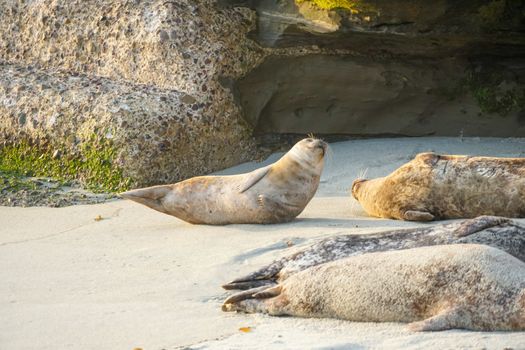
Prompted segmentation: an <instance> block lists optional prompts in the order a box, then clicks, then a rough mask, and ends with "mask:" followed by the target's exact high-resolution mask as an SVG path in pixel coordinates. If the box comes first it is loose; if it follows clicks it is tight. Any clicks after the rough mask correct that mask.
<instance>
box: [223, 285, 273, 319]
mask: <svg viewBox="0 0 525 350" xmlns="http://www.w3.org/2000/svg"><path fill="white" fill-rule="evenodd" d="M281 290H282V287H281V286H280V285H276V286H273V287H270V288H268V287H259V288H253V289H250V290H247V291H244V292H240V293H237V294H234V295H232V296H231V297H229V298H228V299H226V300H225V301H224V303H223V305H222V311H225V312H229V311H242V312H247V313H255V312H261V313H266V314H273V315H278V314H280V311H279V309H278V308H276V306H277V303H275V302H274V301H275V297H278V296H279V295H280V294H281Z"/></svg>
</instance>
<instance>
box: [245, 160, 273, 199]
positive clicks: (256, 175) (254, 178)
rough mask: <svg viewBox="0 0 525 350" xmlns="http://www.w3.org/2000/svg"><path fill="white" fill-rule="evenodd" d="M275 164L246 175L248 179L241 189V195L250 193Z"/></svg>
mask: <svg viewBox="0 0 525 350" xmlns="http://www.w3.org/2000/svg"><path fill="white" fill-rule="evenodd" d="M272 165H273V164H270V165H267V166H265V167H263V168H260V169H257V170H254V171H252V172H251V173H248V174H246V179H245V180H244V183H242V184H241V186H240V187H239V193H243V192H246V191H248V190H249V189H250V188H251V187H252V186H253V185H255V184H256V183H257V182H259V181H261V179H262V178H263V177H264V176H266V174H268V172H269V171H270V169H271V168H272Z"/></svg>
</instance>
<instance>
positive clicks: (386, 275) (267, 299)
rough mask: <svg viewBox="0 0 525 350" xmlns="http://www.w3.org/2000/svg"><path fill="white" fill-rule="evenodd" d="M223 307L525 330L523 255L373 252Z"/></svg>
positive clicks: (457, 248)
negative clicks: (519, 257)
mask: <svg viewBox="0 0 525 350" xmlns="http://www.w3.org/2000/svg"><path fill="white" fill-rule="evenodd" d="M223 310H224V311H244V312H250V313H252V312H260V313H267V314H270V315H275V316H280V315H290V316H298V317H324V318H338V319H343V320H349V321H356V322H410V324H409V329H410V330H412V331H440V330H446V329H452V328H463V329H471V330H480V331H519V330H525V263H524V262H522V261H520V260H518V259H516V258H515V257H513V256H511V255H510V254H507V253H505V252H503V251H501V250H499V249H496V248H492V247H489V246H485V245H473V244H453V245H440V246H432V247H419V248H413V249H407V250H398V251H387V252H375V253H368V254H362V255H358V256H352V257H348V258H345V259H341V260H337V261H332V262H329V263H326V264H322V265H318V266H314V267H311V268H309V269H306V270H304V271H301V272H299V273H297V274H295V275H293V276H291V277H289V278H288V279H286V280H285V281H284V282H282V283H280V284H279V285H277V286H273V287H270V288H266V287H260V288H259V290H257V291H253V292H252V293H250V294H244V295H234V296H232V297H230V298H228V299H227V300H226V301H225V302H224V304H223Z"/></svg>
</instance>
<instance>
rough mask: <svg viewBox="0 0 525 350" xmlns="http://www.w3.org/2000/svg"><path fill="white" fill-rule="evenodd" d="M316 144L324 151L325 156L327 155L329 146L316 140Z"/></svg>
mask: <svg viewBox="0 0 525 350" xmlns="http://www.w3.org/2000/svg"><path fill="white" fill-rule="evenodd" d="M315 141H316V144H315V147H316V148H319V149H321V150H322V151H323V156H324V155H325V154H326V150H327V149H328V144H327V143H326V142H324V141H323V140H315Z"/></svg>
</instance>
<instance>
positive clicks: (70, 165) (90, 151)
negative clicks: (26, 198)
mask: <svg viewBox="0 0 525 350" xmlns="http://www.w3.org/2000/svg"><path fill="white" fill-rule="evenodd" d="M92 141H93V142H92V143H86V144H83V145H82V147H81V150H80V152H79V153H78V154H73V155H68V154H62V155H60V156H59V155H58V154H59V152H57V150H53V149H52V148H49V147H47V146H45V147H41V148H39V147H36V146H32V145H29V144H28V143H27V142H21V143H19V144H16V145H6V146H4V147H2V148H1V149H0V175H1V176H2V177H3V178H5V179H6V180H4V181H7V182H9V185H10V186H11V187H13V186H15V189H16V187H20V188H27V189H34V186H33V185H31V183H29V182H27V181H21V180H19V177H20V176H37V177H50V178H53V179H57V180H59V181H61V182H62V183H67V182H70V181H74V180H79V181H80V183H81V184H82V185H83V186H84V187H85V188H87V189H89V190H92V191H93V192H95V193H97V192H120V191H124V190H126V189H128V188H129V187H130V184H131V179H130V178H126V177H124V176H123V174H122V170H121V169H119V168H118V167H117V166H116V165H115V164H114V158H115V149H114V148H113V147H112V145H111V143H110V142H109V141H102V142H96V141H94V139H93V140H92Z"/></svg>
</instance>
